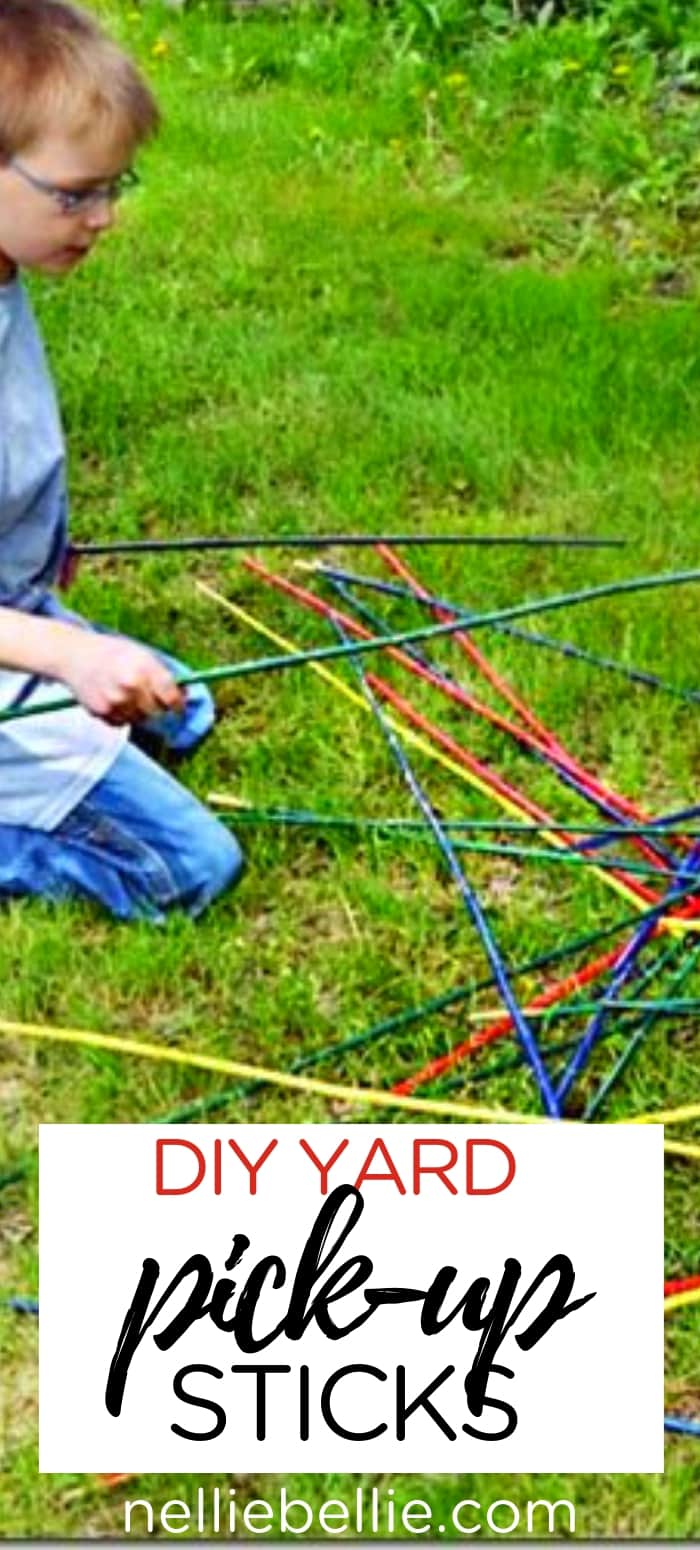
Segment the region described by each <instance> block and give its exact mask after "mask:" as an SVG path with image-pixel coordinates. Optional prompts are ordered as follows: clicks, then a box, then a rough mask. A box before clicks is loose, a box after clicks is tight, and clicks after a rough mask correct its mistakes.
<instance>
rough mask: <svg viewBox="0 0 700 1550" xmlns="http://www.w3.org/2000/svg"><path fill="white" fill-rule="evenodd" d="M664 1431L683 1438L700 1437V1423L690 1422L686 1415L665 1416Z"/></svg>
mask: <svg viewBox="0 0 700 1550" xmlns="http://www.w3.org/2000/svg"><path fill="white" fill-rule="evenodd" d="M664 1429H665V1430H666V1431H667V1432H678V1433H679V1434H680V1436H682V1437H700V1421H690V1420H688V1419H687V1417H686V1416H684V1415H666V1416H664Z"/></svg>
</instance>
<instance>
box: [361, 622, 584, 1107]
mask: <svg viewBox="0 0 700 1550" xmlns="http://www.w3.org/2000/svg"><path fill="white" fill-rule="evenodd" d="M334 625H335V629H336V631H337V634H338V636H339V637H340V639H341V640H342V641H343V642H346V640H347V637H346V635H345V632H344V630H343V628H342V626H341V625H340V624H339V623H338V622H337V621H334ZM350 660H351V661H352V665H353V668H354V671H355V674H356V676H357V679H358V682H359V685H360V688H361V689H362V693H363V695H364V697H365V699H366V701H367V704H368V705H369V707H370V710H371V711H372V714H373V716H374V717H375V720H376V722H377V724H378V726H379V727H380V729H381V731H382V733H383V735H384V738H385V741H386V743H387V744H388V747H389V748H390V750H391V752H392V754H393V755H394V758H395V760H396V762H397V764H398V766H399V769H400V770H401V773H402V775H403V777H404V780H405V781H406V784H407V786H408V788H409V790H410V792H411V794H412V795H413V797H414V798H415V800H416V802H417V803H418V806H419V807H420V810H421V812H422V814H423V817H424V818H425V820H426V822H427V823H428V825H429V827H430V828H431V830H432V832H433V834H434V836H435V840H436V843H437V845H438V847H439V849H440V852H441V854H442V857H443V859H444V861H445V862H446V864H447V866H448V869H449V871H450V874H451V876H452V878H453V880H454V882H455V883H456V885H457V889H458V891H459V894H460V897H461V899H462V902H463V904H464V905H465V907H466V910H467V913H468V914H469V916H470V918H471V920H472V922H473V924H474V926H475V927H476V930H477V931H478V933H479V936H480V938H481V942H482V944H483V947H484V951H485V953H486V956H487V958H488V961H489V964H490V966H491V970H492V972H493V977H494V980H495V982H496V985H497V987H498V990H499V992H500V995H501V999H502V1001H503V1003H504V1005H505V1007H506V1008H507V1010H508V1013H509V1015H510V1017H511V1018H512V1020H513V1026H514V1028H515V1031H516V1033H517V1035H518V1037H519V1039H520V1041H521V1043H522V1046H523V1049H524V1050H525V1054H526V1056H527V1059H528V1061H529V1063H530V1066H531V1067H532V1071H533V1074H534V1077H535V1080H536V1082H537V1086H538V1088H539V1091H540V1095H541V1097H542V1102H543V1104H544V1107H545V1110H546V1112H547V1114H549V1115H550V1117H551V1118H553V1119H558V1118H559V1117H560V1109H559V1105H558V1102H557V1099H556V1096H555V1094H554V1090H553V1088H552V1084H551V1082H550V1079H549V1077H548V1075H547V1071H546V1069H545V1066H544V1063H543V1060H542V1056H541V1054H540V1051H539V1048H538V1046H537V1042H536V1040H535V1038H534V1036H533V1034H532V1030H531V1029H530V1027H529V1025H528V1023H527V1022H526V1020H525V1018H524V1017H523V1014H522V1011H521V1009H520V1006H519V1004H518V1001H517V1000H516V997H515V994H514V992H513V990H512V988H511V985H510V981H509V979H508V974H507V970H506V967H505V964H504V962H503V959H502V957H501V954H500V951H499V949H498V946H497V943H496V940H495V937H494V936H493V933H492V931H491V928H490V926H489V923H488V921H487V919H486V916H485V915H484V912H483V910H482V907H481V904H480V902H479V899H478V896H477V894H476V893H475V891H474V889H473V888H472V886H471V883H470V882H469V881H468V879H467V877H466V876H465V873H464V872H463V871H462V868H461V866H460V864H459V861H458V859H457V856H456V854H455V851H454V849H453V847H452V844H451V843H450V840H449V837H448V835H447V834H446V833H445V831H444V829H443V827H442V824H441V823H440V820H439V818H438V816H437V814H436V812H435V810H434V808H433V806H432V803H431V802H430V799H429V798H428V796H427V795H426V793H425V791H424V790H423V787H422V785H421V783H420V781H419V780H418V777H417V775H416V774H415V772H414V770H413V768H412V765H411V764H410V761H409V759H408V757H407V755H406V753H405V752H404V749H403V746H402V744H401V742H400V740H399V738H398V737H397V736H396V734H395V732H394V730H393V728H392V727H391V726H390V725H389V723H388V722H387V720H386V718H385V716H384V714H383V712H382V709H381V706H380V705H379V702H378V701H377V699H376V697H375V695H374V694H373V693H372V690H371V688H370V686H369V684H368V682H367V677H366V674H365V672H364V670H363V668H362V666H361V664H360V663H359V662H356V661H355V660H354V659H352V658H351V659H350Z"/></svg>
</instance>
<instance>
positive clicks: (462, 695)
mask: <svg viewBox="0 0 700 1550" xmlns="http://www.w3.org/2000/svg"><path fill="white" fill-rule="evenodd" d="M244 564H245V565H246V567H247V569H248V570H250V571H252V572H253V573H254V574H255V575H256V576H259V577H260V578H261V580H262V581H265V582H267V584H268V585H269V586H272V587H276V588H277V590H278V591H280V592H283V593H285V594H286V595H287V596H288V597H293V598H295V600H296V601H297V602H299V603H302V604H303V606H304V607H306V608H310V609H312V610H313V612H314V613H317V614H320V615H321V617H322V618H324V619H337V620H339V621H340V623H341V624H342V625H343V627H344V628H345V629H346V630H348V631H349V632H350V633H351V634H354V635H356V636H358V637H359V638H361V639H363V640H367V639H369V638H370V634H369V631H368V630H366V629H365V628H364V627H363V626H362V625H361V624H358V622H357V620H356V619H353V618H351V617H350V615H349V614H346V613H343V612H342V611H341V610H340V609H338V608H335V607H332V606H331V605H330V604H329V603H326V602H325V601H324V599H323V598H320V597H318V596H317V595H316V593H315V592H309V591H308V590H307V588H306V587H301V586H299V585H297V584H296V583H295V582H293V581H287V579H286V578H285V577H284V576H278V575H277V574H275V573H274V572H272V571H268V570H266V568H265V566H264V565H261V564H260V562H259V561H258V560H252V559H246V560H245V561H244ZM387 652H388V654H389V656H391V657H393V658H394V660H395V661H397V662H399V663H400V665H401V666H402V667H405V668H407V669H408V671H409V672H411V673H413V674H414V676H418V677H420V678H423V679H427V680H428V681H429V682H431V683H433V684H435V685H436V686H437V687H438V688H440V689H443V690H444V692H445V693H447V694H449V695H450V697H451V698H455V699H458V700H459V702H460V703H461V704H466V705H467V706H468V708H469V709H473V710H476V711H477V713H478V714H479V715H484V716H486V717H487V719H488V720H490V721H495V722H496V724H498V725H500V726H502V727H505V728H506V729H507V730H508V731H511V732H513V733H514V735H515V736H516V737H518V738H519V739H521V740H522V739H525V738H527V739H529V740H530V741H532V734H531V733H528V732H525V731H523V730H522V728H520V727H515V726H514V725H513V723H512V722H509V721H507V720H506V719H505V718H504V717H502V716H499V714H498V712H497V711H492V710H491V709H490V708H489V707H488V706H483V705H482V704H481V702H480V701H479V700H475V699H474V697H473V696H472V695H470V694H468V693H467V691H466V690H464V689H461V688H460V687H459V685H457V684H455V685H454V686H453V685H449V686H447V685H445V684H443V683H442V681H441V679H440V678H439V677H438V675H436V674H434V673H432V672H431V670H430V669H427V668H423V667H422V666H421V665H420V663H417V662H414V660H413V658H412V657H409V656H408V655H407V654H406V653H405V652H404V651H401V650H400V649H399V648H398V647H396V646H389V647H387ZM367 676H368V681H369V682H370V683H371V684H372V687H373V688H375V689H376V690H377V692H378V693H379V694H380V695H381V696H382V698H383V699H386V700H388V701H389V702H390V703H391V704H392V705H394V706H395V707H396V709H397V710H399V711H400V713H401V715H403V716H404V717H405V718H406V720H408V721H410V722H412V723H413V724H414V726H416V727H419V728H420V730H421V731H422V732H424V733H425V734H426V736H427V737H429V738H432V740H433V741H434V742H436V743H439V744H440V746H441V747H442V748H444V749H445V750H446V752H448V753H449V754H450V756H451V758H453V759H454V760H456V762H457V763H459V764H462V765H464V767H465V768H467V769H469V770H471V771H472V773H473V774H476V775H478V776H479V778H480V780H483V781H484V783H485V784H486V785H488V786H490V787H491V789H492V790H493V791H497V792H499V793H500V795H502V796H504V797H507V798H508V800H509V801H511V802H513V803H514V805H516V806H517V807H519V808H520V810H521V811H522V812H526V813H527V814H528V816H529V817H530V818H533V819H534V820H535V821H536V822H538V823H554V819H553V818H552V817H551V815H550V814H549V813H548V812H547V811H546V810H545V808H543V807H540V806H539V805H538V804H536V803H534V802H532V801H530V799H529V798H528V797H526V796H525V795H524V793H522V792H521V791H519V790H518V788H517V787H515V786H511V785H510V784H509V782H507V781H505V780H503V779H502V777H501V776H500V775H497V774H496V771H495V770H493V769H491V767H490V766H489V765H487V764H484V763H483V762H482V761H481V760H480V759H477V758H476V757H475V756H474V755H473V754H470V753H468V752H467V750H466V749H465V748H463V747H462V745H461V744H460V743H457V742H456V741H455V739H454V738H452V737H450V735H449V734H448V733H447V732H443V731H442V729H441V728H440V727H438V726H436V725H435V723H434V722H431V721H429V720H428V719H427V717H425V716H423V715H422V714H421V713H420V711H417V710H415V708H414V707H413V706H412V705H411V704H410V702H409V701H408V700H405V699H404V698H403V696H402V695H400V694H398V693H397V691H396V690H395V689H393V688H392V687H391V685H390V684H388V683H387V682H386V680H385V679H383V678H378V677H377V676H376V674H374V673H368V675H367ZM536 746H539V745H536ZM562 840H563V842H564V843H565V844H566V845H567V846H568V847H569V849H571V850H574V849H575V848H576V846H575V842H574V840H573V837H572V836H571V835H570V834H567V833H562ZM654 859H655V860H656V859H657V858H656V857H655V858H654ZM610 870H611V873H612V875H613V876H615V877H618V878H619V879H620V880H621V881H623V882H624V883H625V884H626V886H627V887H628V888H630V889H631V890H632V891H633V892H634V893H635V894H636V895H637V897H638V898H640V899H643V900H644V901H645V903H649V904H655V903H656V902H657V895H656V894H655V893H654V892H653V890H652V889H651V888H649V887H647V885H646V884H644V883H641V882H640V881H639V879H638V878H637V877H636V876H632V877H630V876H629V875H628V874H627V873H626V872H625V871H624V869H623V868H622V867H621V868H619V870H618V869H614V868H610Z"/></svg>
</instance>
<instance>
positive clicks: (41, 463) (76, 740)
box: [0, 279, 128, 830]
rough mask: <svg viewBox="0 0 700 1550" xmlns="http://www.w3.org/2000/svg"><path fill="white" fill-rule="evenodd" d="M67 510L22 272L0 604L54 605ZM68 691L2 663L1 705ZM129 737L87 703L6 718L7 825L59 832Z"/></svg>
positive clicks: (53, 415)
mask: <svg viewBox="0 0 700 1550" xmlns="http://www.w3.org/2000/svg"><path fill="white" fill-rule="evenodd" d="M67 511H68V507H67V498H66V480H65V452H64V445H63V435H62V431H61V424H60V420H59V415H58V408H57V404H56V396H55V393H54V389H53V384H52V381H51V377H50V374H49V371H48V367H47V364H46V358H45V355H44V350H43V346H42V343H41V339H40V337H39V333H38V330H37V327H36V323H35V321H34V316H33V313H32V310H31V307H30V305H29V301H28V299H27V296H26V293H25V291H24V289H23V287H22V285H21V283H20V281H19V280H18V279H14V280H11V281H10V283H9V284H7V285H0V606H2V607H7V608H16V609H20V610H22V611H24V612H39V611H41V610H42V609H43V608H45V607H47V605H48V604H49V599H50V588H51V586H52V585H53V583H54V582H55V580H56V577H57V574H58V571H59V568H60V564H61V559H62V556H63V553H64V551H65V547H66V537H67ZM21 627H22V624H21V619H18V628H19V629H21ZM60 693H61V690H60V686H59V685H58V684H57V682H56V681H55V680H51V679H46V678H34V679H32V678H30V677H28V675H27V674H26V673H17V672H14V671H11V670H9V669H3V668H2V667H0V709H6V708H8V707H10V706H12V705H14V704H16V703H17V702H18V701H19V700H21V701H22V702H23V703H27V702H35V703H36V702H39V701H41V700H49V699H55V698H57V697H59V696H60ZM127 736H128V732H126V731H125V730H124V729H123V728H117V727H110V726H108V725H107V723H106V722H103V721H99V720H98V719H97V718H96V717H94V716H90V715H89V714H88V712H87V711H84V710H83V709H82V708H80V707H76V709H75V710H67V711H60V712H57V714H56V715H54V716H52V715H43V716H37V717H29V718H27V719H26V720H22V719H19V720H16V721H9V722H1V723H0V823H5V824H22V825H25V826H27V827H31V828H37V829H45V830H50V829H54V828H55V827H56V826H57V824H59V823H60V822H61V820H62V819H63V818H64V817H65V816H66V814H67V813H69V812H72V810H73V808H74V807H76V806H77V804H78V803H79V802H80V801H81V800H82V798H83V797H84V796H86V795H87V793H88V791H90V790H91V788H92V787H93V786H94V785H95V783H96V781H98V780H100V779H101V778H102V776H103V775H104V774H106V772H107V770H108V769H109V768H110V766H111V764H112V763H113V761H114V759H115V758H116V756H117V754H118V753H119V751H120V749H121V748H122V746H123V744H124V741H125V739H126V737H127Z"/></svg>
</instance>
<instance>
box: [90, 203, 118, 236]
mask: <svg viewBox="0 0 700 1550" xmlns="http://www.w3.org/2000/svg"><path fill="white" fill-rule="evenodd" d="M115 219H116V215H115V210H114V203H113V201H112V200H111V199H107V198H105V199H100V200H99V201H98V202H97V203H95V204H94V205H91V206H90V209H89V210H86V212H85V224H86V225H87V226H88V227H89V229H90V231H109V228H110V226H113V225H114V222H115Z"/></svg>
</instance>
